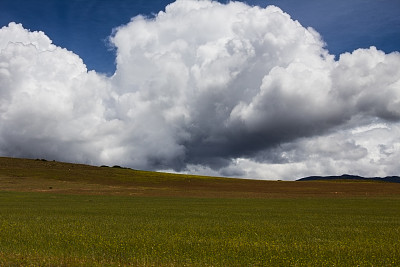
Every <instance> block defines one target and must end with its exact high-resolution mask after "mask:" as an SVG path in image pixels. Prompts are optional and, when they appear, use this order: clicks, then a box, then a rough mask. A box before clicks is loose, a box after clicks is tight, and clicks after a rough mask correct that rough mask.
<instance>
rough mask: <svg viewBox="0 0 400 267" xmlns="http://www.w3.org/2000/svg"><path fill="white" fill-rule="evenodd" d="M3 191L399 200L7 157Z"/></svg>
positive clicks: (341, 187) (1, 173)
mask: <svg viewBox="0 0 400 267" xmlns="http://www.w3.org/2000/svg"><path fill="white" fill-rule="evenodd" d="M0 190H1V191H20V192H51V193H63V194H90V195H95V194H102V195H132V196H176V197H207V198H221V197H222V198H299V197H338V198H339V197H361V196H362V197H380V196H400V184H398V183H385V182H359V181H341V182H337V181H307V182H295V181H262V180H246V179H235V178H220V177H205V176H194V175H179V174H170V173H157V172H146V171H137V170H131V169H123V168H111V167H95V166H88V165H82V164H71V163H62V162H54V161H42V160H32V159H14V158H4V157H3V158H1V157H0Z"/></svg>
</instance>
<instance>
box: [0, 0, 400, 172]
mask: <svg viewBox="0 0 400 267" xmlns="http://www.w3.org/2000/svg"><path fill="white" fill-rule="evenodd" d="M110 41H111V43H112V44H113V45H114V46H115V48H116V53H117V57H116V63H117V70H116V72H115V74H114V75H113V76H112V77H105V76H102V75H100V74H98V73H96V72H93V71H91V72H88V71H87V70H86V67H85V65H84V63H83V62H82V60H81V59H80V58H79V57H78V56H77V55H75V54H74V53H72V52H70V51H67V50H65V49H62V48H60V47H57V46H55V45H53V44H52V43H51V40H50V39H49V38H48V37H47V36H46V35H45V34H44V33H42V32H30V31H28V30H26V29H24V28H23V27H22V26H21V25H19V24H15V23H10V24H9V26H8V27H4V28H2V29H1V30H0V96H1V100H0V154H1V155H7V156H25V157H45V158H50V159H57V160H67V161H75V162H76V161H77V162H87V163H93V164H110V165H111V164H120V165H125V166H129V167H133V168H143V169H155V170H176V171H189V172H197V173H207V174H222V175H232V176H244V177H254V178H265V179H278V178H280V179H294V178H297V177H300V176H304V175H311V174H341V173H344V172H347V173H354V174H360V175H370V176H372V175H393V174H398V172H399V171H400V170H399V167H398V164H397V162H398V160H399V159H400V154H399V153H400V152H399V151H400V149H399V148H400V137H399V136H400V124H399V120H400V54H399V53H391V54H385V53H383V52H382V51H379V50H377V49H376V48H375V47H371V48H369V49H359V50H356V51H354V52H352V53H346V54H342V55H341V56H340V58H339V60H335V59H334V57H333V56H332V55H330V54H329V52H328V51H327V50H326V49H325V44H324V42H323V40H322V38H321V36H319V34H318V33H317V32H315V31H314V30H313V29H312V28H307V29H306V28H304V27H303V26H302V25H301V24H300V23H299V22H297V21H294V20H292V19H291V18H290V16H289V15H288V14H286V13H284V12H283V11H282V10H280V9H279V8H277V7H275V6H269V7H267V8H265V9H263V8H260V7H250V6H248V5H246V4H244V3H241V2H230V3H228V4H220V3H218V2H211V1H197V0H178V1H176V2H175V3H172V4H170V5H168V6H167V7H166V9H165V12H160V13H158V14H157V15H156V16H155V17H154V18H146V17H143V16H138V17H134V18H133V19H132V20H131V22H130V23H128V24H127V25H123V26H120V27H119V28H116V29H115V33H114V35H113V36H112V37H111V38H110Z"/></svg>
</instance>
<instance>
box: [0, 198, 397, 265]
mask: <svg viewBox="0 0 400 267" xmlns="http://www.w3.org/2000/svg"><path fill="white" fill-rule="evenodd" d="M399 240H400V202H399V198H395V197H393V198H354V199H324V198H316V199H206V198H201V199H196V198H165V197H164V198H160V197H127V196H83V195H75V196H73V195H61V194H43V193H17V192H0V266H8V265H27V266H34V265H41V266H50V265H53V266H54V265H57V266H59V265H68V266H74V265H80V266H81V265H86V266H96V265H97V266H100V265H135V266H163V265H164V266H183V265H186V266H207V265H212V266H249V265H255V266H295V265H297V266H304V265H311V266H325V265H329V266H332V265H336V266H357V265H359V266H399V265H400V243H399V242H398V241H399Z"/></svg>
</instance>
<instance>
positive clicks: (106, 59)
mask: <svg viewBox="0 0 400 267" xmlns="http://www.w3.org/2000/svg"><path fill="white" fill-rule="evenodd" d="M171 2H173V1H171V0H150V1H147V0H139V1H132V0H118V1H113V0H53V1H52V0H29V1H25V0H2V1H1V2H0V26H1V27H2V26H6V25H8V23H9V22H11V21H14V22H17V23H22V24H23V26H24V27H25V28H27V29H30V30H32V31H39V30H40V31H43V32H45V33H46V35H48V36H49V37H50V39H51V40H52V41H53V43H54V44H56V45H57V46H61V47H64V48H67V49H68V50H71V51H73V52H74V53H76V54H78V55H79V56H80V57H81V58H82V59H83V60H84V62H85V64H86V65H87V67H88V69H94V70H96V71H98V72H103V73H107V74H112V73H113V72H114V70H115V64H114V61H115V54H114V52H113V51H112V50H110V47H109V46H108V43H107V38H108V36H110V35H111V33H112V30H113V28H115V27H118V26H120V25H122V24H126V23H128V22H129V21H130V19H131V18H132V17H134V16H136V15H138V14H144V15H147V16H152V14H154V13H158V12H159V11H160V10H164V9H165V6H166V5H168V4H169V3H171ZM221 2H226V1H221ZM245 2H246V3H248V4H250V5H258V6H261V7H265V6H267V5H276V6H278V7H280V8H281V9H283V11H285V12H287V13H289V14H290V16H291V17H292V18H293V19H296V20H298V21H299V22H300V23H301V24H302V25H303V26H305V27H308V26H311V27H313V28H314V29H316V30H317V31H318V32H319V33H320V34H321V35H322V37H323V39H324V40H325V42H326V43H327V45H328V46H327V48H328V50H329V51H330V53H332V54H334V55H339V54H341V53H343V52H352V51H353V50H355V49H357V48H368V47H370V46H372V45H373V46H376V47H377V48H378V49H381V50H383V51H385V52H386V53H389V52H393V51H399V50H400V1H398V0H352V1H348V0H335V1H316V0H301V1H298V0H249V1H245Z"/></svg>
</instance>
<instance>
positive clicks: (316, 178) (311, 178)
mask: <svg viewBox="0 0 400 267" xmlns="http://www.w3.org/2000/svg"><path fill="white" fill-rule="evenodd" d="M321 180H359V181H379V182H391V183H400V177H399V176H386V177H362V176H358V175H350V174H343V175H340V176H309V177H305V178H301V179H298V180H297V181H321Z"/></svg>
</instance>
